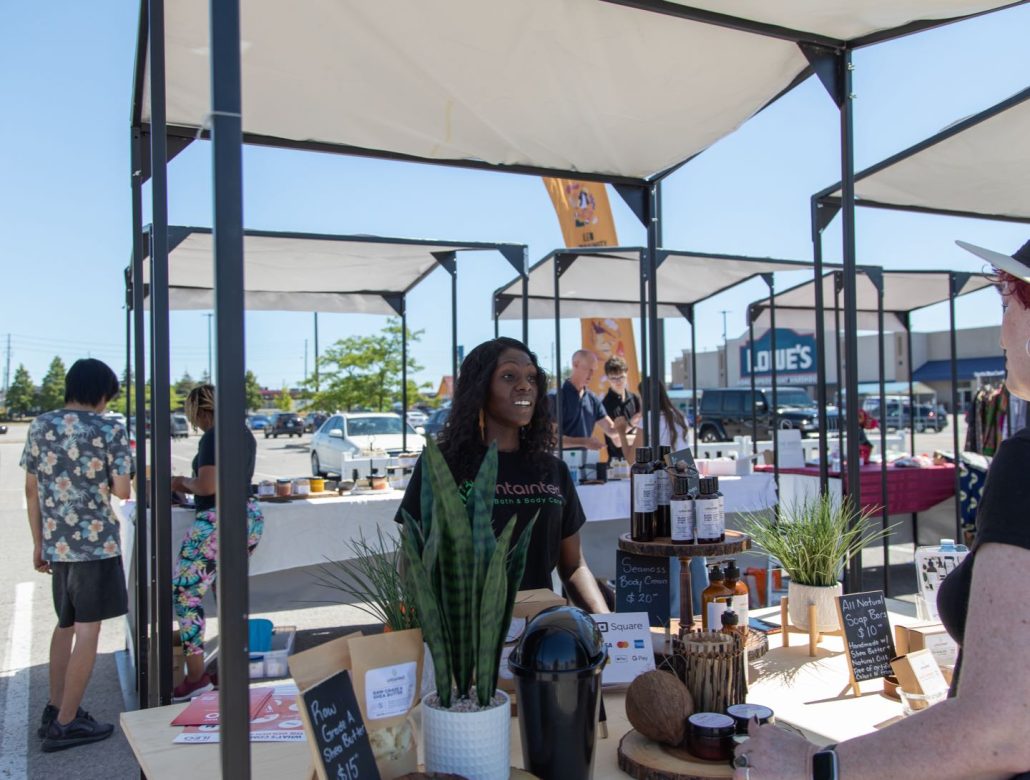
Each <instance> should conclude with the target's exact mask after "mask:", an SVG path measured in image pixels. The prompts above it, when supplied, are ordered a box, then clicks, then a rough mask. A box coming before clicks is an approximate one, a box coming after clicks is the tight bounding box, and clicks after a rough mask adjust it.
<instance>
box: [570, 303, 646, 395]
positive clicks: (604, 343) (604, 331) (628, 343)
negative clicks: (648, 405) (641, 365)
mask: <svg viewBox="0 0 1030 780" xmlns="http://www.w3.org/2000/svg"><path fill="white" fill-rule="evenodd" d="M579 322H580V326H581V327H582V330H583V349H589V350H590V351H592V352H593V353H594V354H595V355H597V361H598V363H597V371H595V372H594V375H593V376H592V377H590V389H591V390H592V391H593V392H594V394H595V395H598V396H601V397H602V398H603V397H604V395H605V394H606V393H607V392H608V377H606V376H605V375H604V361H606V360H607V359H608V358H610V357H612V356H615V357H621V358H622V359H623V360H625V361H626V365H627V366H629V371H628V372H627V377H626V387H627V389H629V390H632V391H633V392H634V393H639V392H640V390H639V387H640V371H639V369H638V368H637V344H636V342H635V341H634V340H633V320H631V319H627V318H619V319H613V318H610V317H584V318H583V319H581V320H580V321H579Z"/></svg>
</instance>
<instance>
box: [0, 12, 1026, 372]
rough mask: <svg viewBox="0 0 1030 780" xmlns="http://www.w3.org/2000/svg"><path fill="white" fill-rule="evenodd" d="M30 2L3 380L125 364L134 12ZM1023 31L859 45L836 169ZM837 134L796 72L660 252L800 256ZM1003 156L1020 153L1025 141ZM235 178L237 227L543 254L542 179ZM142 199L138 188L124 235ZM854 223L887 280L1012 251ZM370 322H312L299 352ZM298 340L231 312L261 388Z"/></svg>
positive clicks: (426, 325)
mask: <svg viewBox="0 0 1030 780" xmlns="http://www.w3.org/2000/svg"><path fill="white" fill-rule="evenodd" d="M44 5H45V10H44ZM44 5H40V4H38V3H19V2H15V0H0V73H2V74H3V77H2V78H0V106H2V112H0V219H2V224H3V229H2V230H0V267H2V269H3V274H2V279H3V282H2V287H0V290H2V292H0V348H3V347H5V346H6V339H7V334H11V342H12V346H13V367H16V366H17V365H18V364H20V363H24V364H25V366H26V367H27V368H28V369H29V371H30V372H31V374H32V377H33V379H34V380H36V381H37V382H38V381H39V380H40V379H41V378H42V375H43V373H44V372H45V370H46V367H47V365H48V364H49V362H50V360H51V359H52V358H53V356H54V355H55V354H59V355H61V357H62V358H63V359H64V360H65V362H66V363H70V362H71V361H72V360H74V359H75V358H77V357H80V356H83V355H86V354H91V355H93V356H95V357H99V358H102V359H105V360H107V361H108V362H109V363H110V364H111V365H112V366H113V367H115V368H116V370H118V371H121V370H122V367H123V365H124V354H125V347H124V330H125V326H124V322H125V319H124V317H125V315H124V310H123V308H122V306H123V291H122V269H123V268H124V267H125V265H126V264H127V262H128V259H129V251H130V234H129V230H130V200H129V198H130V192H129V142H128V133H129V96H130V90H131V84H132V65H133V58H134V51H135V33H136V25H137V18H136V15H137V7H138V3H136V2H130V1H128V0H105V2H102V3H80V2H71V1H70V0H63V2H57V3H49V4H44ZM1028 31H1030V6H1023V7H1020V8H1016V9H1011V10H1007V11H1003V12H1000V13H997V14H992V15H989V16H986V17H982V18H979V19H975V20H972V21H970V22H965V23H962V24H958V25H951V26H947V27H944V28H941V29H939V30H934V31H931V32H928V33H923V34H920V35H916V36H909V37H907V38H903V39H901V40H899V41H896V42H892V43H888V44H882V45H879V46H875V47H871V48H866V49H862V50H861V51H859V52H858V53H857V54H856V57H855V65H856V71H855V75H854V89H855V92H856V94H857V95H858V100H857V103H856V119H855V138H856V147H857V148H856V167H857V168H858V169H861V168H862V167H865V166H867V165H869V164H872V163H874V162H876V161H878V160H880V159H882V158H884V157H886V156H888V155H890V154H892V153H894V152H896V151H898V150H900V149H903V148H905V147H907V146H909V145H910V144H912V143H915V142H917V141H919V140H921V139H923V138H924V137H926V136H928V135H931V134H933V133H936V132H938V131H939V130H940V129H942V128H943V127H944V126H946V125H948V124H950V123H951V122H953V121H955V120H956V119H959V118H961V117H963V116H966V115H968V114H971V113H975V112H977V111H980V110H982V109H984V108H986V107H988V106H990V105H992V104H994V103H996V102H998V101H999V100H1002V99H1004V98H1005V97H1007V96H1009V95H1011V94H1012V93H1014V92H1016V91H1018V90H1019V89H1022V88H1024V87H1026V86H1027V83H1028V82H1030V68H1028V66H1027V60H1026V38H1027V32H1028ZM244 111H246V106H244ZM837 138H838V114H837V111H836V109H835V108H834V106H833V104H832V103H831V101H830V100H829V98H828V97H827V95H826V94H825V92H824V91H823V89H822V87H821V86H820V85H819V84H818V83H817V82H816V81H815V80H814V79H810V80H809V81H808V82H806V83H805V84H803V85H801V86H800V87H799V88H798V89H796V90H794V91H793V92H792V93H791V94H789V95H787V96H786V97H785V98H783V99H782V100H780V101H779V102H777V103H776V104H775V105H774V106H772V107H771V108H769V109H768V110H766V111H764V112H762V113H761V114H760V115H759V116H757V117H755V118H754V119H752V120H751V121H750V122H748V123H747V124H746V125H745V126H744V127H743V128H742V129H741V130H739V131H738V132H736V133H735V134H733V135H731V136H730V137H728V138H725V139H723V140H722V141H720V142H719V143H718V144H716V145H715V146H714V147H713V148H711V149H709V150H708V151H706V152H705V153H704V154H702V155H701V156H700V157H699V158H698V159H696V160H694V161H693V162H691V163H690V164H689V165H687V166H685V167H684V168H683V169H681V170H680V171H678V172H677V173H676V174H674V175H673V176H672V177H670V178H669V179H668V180H667V182H666V184H665V189H664V219H665V227H664V232H665V241H664V243H665V245H666V246H667V247H671V248H676V249H689V250H699V251H708V252H726V253H735V254H743V255H758V256H776V257H785V258H796V259H800V260H808V259H810V257H811V251H812V250H811V243H810V240H809V224H808V204H809V197H810V196H811V194H812V193H814V192H816V191H818V190H819V189H821V188H822V187H824V186H826V185H828V184H831V183H833V182H834V181H837V180H838V179H839V176H840V171H839V156H838V155H839V152H838V141H837ZM1011 153H1012V154H1013V155H1017V154H1021V155H1026V154H1030V146H1025V147H1023V148H1019V149H1012V150H1011ZM210 179H211V174H210V157H209V146H208V144H206V143H197V144H193V145H192V146H191V148H189V149H188V150H187V151H186V152H185V153H183V154H182V155H180V157H178V158H177V159H176V160H174V161H173V162H172V164H171V166H170V169H169V197H170V206H169V219H170V221H171V222H172V223H173V224H188V225H210V224H211V199H210ZM244 183H245V196H244V205H245V215H246V216H245V218H246V225H247V227H250V228H261V229H269V230H296V231H318V232H335V233H373V234H379V235H391V236H403V237H419V238H436V239H451V240H459V241H460V240H476V241H510V242H519V243H526V244H528V245H529V246H530V257H531V259H532V260H534V261H535V260H536V259H539V258H540V257H542V256H543V255H545V254H546V253H547V252H549V251H550V250H552V249H554V248H556V247H559V246H560V245H561V241H562V239H561V233H560V230H559V227H558V223H557V220H556V218H555V216H554V212H553V210H552V208H551V205H550V200H549V198H548V197H547V194H546V191H545V190H544V187H543V184H542V183H541V181H540V180H539V179H537V178H534V177H529V176H518V175H505V174H499V173H486V172H473V171H462V170H457V169H447V168H442V167H436V166H424V165H410V164H401V163H391V162H382V161H373V160H366V159H360V158H348V157H342V156H330V155H323V154H309V153H298V152H288V151H281V150H272V149H247V150H246V151H245V153H244ZM149 198H150V192H149V188H147V189H145V190H144V201H145V204H146V206H145V210H146V214H145V221H149ZM612 203H613V207H614V211H615V220H616V225H617V229H618V234H619V238H620V242H621V243H622V244H624V245H633V244H641V243H643V242H644V231H643V229H642V227H641V226H640V225H639V223H637V222H636V220H635V218H634V217H633V216H632V215H631V214H630V212H629V211H628V210H627V209H626V208H625V206H623V205H622V203H621V202H620V201H619V199H618V196H616V195H614V193H612ZM857 219H858V222H857V224H858V250H859V262H861V263H869V264H880V265H883V266H884V267H888V268H938V269H940V268H944V269H947V268H955V269H965V270H971V271H976V270H979V268H980V266H979V264H978V263H977V262H976V261H975V260H974V259H973V258H972V257H970V256H967V255H966V254H965V253H964V252H962V251H961V250H960V249H958V248H957V247H956V246H955V245H954V239H956V238H962V239H965V240H968V241H972V242H974V243H979V244H982V245H986V246H989V247H992V248H996V249H999V250H1007V251H1014V250H1015V249H1016V248H1017V247H1018V246H1020V245H1021V244H1022V243H1023V242H1024V241H1026V240H1027V238H1028V235H1027V233H1028V230H1027V227H1026V226H1020V225H1006V224H1000V223H992V222H987V221H980V220H968V219H954V218H945V217H934V216H925V215H915V214H904V213H893V212H882V211H876V210H859V214H858V218H857ZM840 254H841V250H840V221H839V219H838V220H836V221H835V222H834V223H833V225H831V227H830V228H829V229H828V231H827V232H826V239H825V257H826V259H827V260H828V261H834V260H839V258H840ZM511 276H512V273H511V270H510V267H509V266H508V265H507V264H506V263H505V262H504V261H503V260H502V259H500V257H499V256H495V255H493V254H477V255H471V256H469V258H468V259H467V260H465V261H464V262H462V263H460V265H459V295H460V296H461V300H462V307H461V312H460V315H459V334H458V336H459V341H460V342H461V343H463V344H464V345H466V348H471V346H474V345H475V344H477V343H479V342H480V341H482V340H484V339H487V338H489V337H491V336H492V334H493V330H492V328H493V326H492V321H491V319H490V298H489V294H490V292H491V291H492V290H493V289H495V288H496V287H498V286H500V285H501V284H502V283H504V282H506V281H508V280H509V279H510V278H511ZM792 281H793V280H791V279H790V278H787V277H785V278H784V279H783V280H782V281H780V282H779V284H780V285H781V286H785V285H786V284H787V283H789V282H792ZM762 291H763V286H762V285H761V284H760V283H759V284H752V285H747V286H744V287H741V288H738V289H737V290H735V291H734V292H732V293H729V294H727V295H725V296H722V297H721V298H719V299H716V300H713V301H712V302H710V303H708V304H706V306H705V307H703V308H702V309H701V310H700V311H699V319H698V343H699V345H700V346H701V348H714V347H716V346H718V345H720V344H721V343H722V315H721V314H720V310H723V309H726V310H728V311H729V313H728V315H727V319H728V330H729V334H730V336H731V337H732V336H734V335H737V334H739V333H741V332H742V331H744V330H745V327H746V326H745V321H744V310H745V307H746V305H747V303H748V302H749V301H751V300H754V299H756V298H758V297H760V296H761V294H762ZM447 295H448V282H447V280H446V278H445V277H444V274H443V273H442V272H437V273H436V274H434V275H433V276H432V277H430V279H429V280H427V282H426V283H424V284H423V286H422V287H421V288H420V289H418V290H416V291H415V292H414V293H413V294H412V295H411V296H410V299H409V323H410V326H411V327H412V328H414V329H424V330H425V335H424V336H423V339H422V341H421V343H420V344H418V345H416V346H415V348H414V355H415V357H416V358H417V359H418V360H419V361H420V362H421V363H422V364H423V365H424V366H425V370H424V372H423V378H424V379H425V380H427V381H432V382H434V383H435V382H436V381H437V380H438V378H439V377H440V376H441V375H442V374H444V373H449V371H450V361H449V341H450V329H449V321H448V320H447V318H441V317H440V316H439V302H440V301H441V300H446V299H447V298H446V296H447ZM992 295H993V293H991V292H986V293H977V294H975V295H973V296H970V297H969V299H968V300H967V301H964V302H961V303H960V304H959V306H958V313H959V325H960V327H975V326H981V325H989V324H996V323H998V322H1000V310H999V307H998V305H997V300H996V297H993V298H992ZM206 323H207V319H206V317H205V316H204V315H203V314H202V313H201V312H195V311H191V312H180V313H173V315H172V319H171V329H172V374H173V378H176V377H178V376H180V375H181V374H182V372H183V371H184V370H188V371H190V372H191V373H192V374H193V375H194V376H198V375H199V374H200V373H201V372H202V371H204V370H205V369H206V367H207V325H206ZM382 323H383V318H378V317H371V316H364V315H362V316H358V315H322V316H321V317H320V325H321V327H320V341H321V344H322V345H323V346H324V345H326V344H329V343H330V342H332V341H333V340H335V339H337V338H341V337H343V336H347V335H351V334H354V333H359V332H363V333H367V332H370V331H374V330H376V329H378V328H379V327H380V326H381V325H382ZM915 326H916V329H917V330H937V329H941V328H945V327H947V310H946V308H944V307H936V308H935V309H932V310H928V311H927V312H926V313H924V314H921V315H919V316H918V317H917V318H916V320H915ZM578 328H579V326H578V322H576V321H568V322H567V323H566V324H565V325H564V327H563V331H562V341H563V344H565V345H570V344H574V343H575V342H576V340H577V339H578V337H579V330H578ZM502 333H508V334H511V335H517V333H518V324H517V323H515V322H512V323H502ZM305 339H308V341H309V346H308V350H309V357H308V362H307V364H308V367H309V368H310V367H311V365H312V362H311V361H312V358H311V355H310V350H311V349H312V346H311V343H310V342H311V339H312V317H311V315H309V314H287V313H269V312H257V313H253V314H249V315H248V317H247V363H248V366H249V367H250V368H251V369H253V370H254V371H255V372H256V374H257V376H258V378H259V380H260V381H261V382H262V383H263V384H265V385H268V386H272V387H278V386H280V385H282V384H283V383H284V382H285V383H289V384H293V383H295V382H297V381H298V380H299V379H301V378H302V376H303V374H304V370H305ZM667 339H668V352H669V354H670V355H674V354H677V353H678V350H679V349H681V348H683V347H686V346H688V345H689V329H688V327H687V326H686V325H685V324H683V323H679V322H675V323H669V324H668V326H667ZM553 341H554V337H553V326H552V324H551V323H550V322H549V321H547V322H544V321H541V322H535V323H533V324H531V329H530V342H531V346H532V347H533V348H535V349H536V350H537V351H538V352H539V353H540V355H541V358H542V359H543V360H544V361H548V360H549V356H550V353H551V349H552V343H553ZM566 349H567V347H566ZM3 354H4V353H3V352H0V359H2V356H3ZM566 354H567V352H566ZM13 367H12V374H13ZM0 370H2V363H0ZM0 380H2V376H0Z"/></svg>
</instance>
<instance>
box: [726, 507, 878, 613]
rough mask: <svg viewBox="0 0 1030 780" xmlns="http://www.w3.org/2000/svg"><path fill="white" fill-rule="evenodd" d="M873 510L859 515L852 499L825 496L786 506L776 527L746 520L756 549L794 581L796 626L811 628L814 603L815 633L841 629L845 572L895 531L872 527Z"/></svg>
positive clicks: (792, 602) (760, 520)
mask: <svg viewBox="0 0 1030 780" xmlns="http://www.w3.org/2000/svg"><path fill="white" fill-rule="evenodd" d="M874 511H875V509H869V510H856V509H855V506H854V501H853V500H852V499H851V497H850V496H845V497H844V498H843V499H841V498H838V497H834V496H828V495H823V494H821V495H819V496H814V497H809V498H806V499H804V500H801V501H797V502H793V503H790V504H781V505H780V508H779V511H778V513H777V517H776V519H775V521H773V522H770V521H769V519H768V518H764V517H758V516H755V515H746V516H745V517H744V519H743V530H744V531H745V532H746V533H747V534H748V535H749V536H750V537H751V541H752V542H753V544H754V545H755V546H757V547H760V548H761V549H762V550H764V551H765V552H767V553H768V554H769V555H771V556H772V557H773V558H775V559H776V560H777V561H779V563H780V565H781V566H782V567H783V569H784V570H785V571H786V572H787V574H788V576H789V577H790V584H789V585H788V586H787V597H788V599H789V602H788V604H787V611H788V614H789V616H790V622H791V624H792V625H794V626H797V627H798V628H803V629H807V628H808V627H809V626H808V607H809V605H810V604H815V605H816V621H817V625H816V629H817V630H818V631H836V630H837V629H838V628H839V625H838V624H839V620H838V617H837V608H836V603H835V599H836V597H837V596H839V595H841V593H842V587H841V583H840V575H841V572H842V571H843V569H844V567H845V566H846V565H847V563H848V561H849V560H851V558H852V556H854V555H855V554H856V553H857V552H858V551H859V550H861V549H862V548H863V547H864V546H865V545H867V544H869V543H870V542H874V541H876V540H878V539H882V538H883V537H884V536H887V535H889V534H890V533H891V530H892V529H893V528H894V526H889V527H888V528H876V527H875V526H874V525H873V524H872V523H870V522H869V519H870V517H871V516H872V514H873V512H874Z"/></svg>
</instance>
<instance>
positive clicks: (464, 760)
mask: <svg viewBox="0 0 1030 780" xmlns="http://www.w3.org/2000/svg"><path fill="white" fill-rule="evenodd" d="M435 693H436V692H435V691H434V692H433V693H432V694H429V696H433V695H435ZM497 694H498V695H499V696H502V697H504V703H503V704H501V705H499V706H497V707H492V708H491V709H488V710H482V711H480V712H450V711H449V710H441V709H436V708H434V707H429V706H426V699H428V698H429V696H426V697H425V698H424V699H423V700H422V750H423V755H424V757H425V762H426V772H445V773H449V774H456V775H462V776H463V777H467V778H469V780H508V777H509V776H510V774H511V700H510V699H509V698H508V694H506V693H505V692H504V691H497Z"/></svg>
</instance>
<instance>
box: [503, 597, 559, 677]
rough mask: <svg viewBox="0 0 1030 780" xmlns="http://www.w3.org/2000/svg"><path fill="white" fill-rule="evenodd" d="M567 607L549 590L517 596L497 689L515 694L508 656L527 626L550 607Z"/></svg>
mask: <svg viewBox="0 0 1030 780" xmlns="http://www.w3.org/2000/svg"><path fill="white" fill-rule="evenodd" d="M564 605H565V599H563V598H562V597H561V596H559V595H558V594H557V593H555V592H554V591H552V590H548V589H547V588H537V589H536V590H520V591H519V592H518V593H517V594H515V607H514V609H512V612H511V626H510V627H509V629H508V635H507V637H506V639H505V643H504V648H503V649H502V650H501V665H500V669H499V672H500V674H499V675H498V677H497V687H498V688H500V689H501V690H502V691H506V692H507V693H514V691H515V678H514V677H513V676H512V673H511V670H510V669H508V656H509V655H511V651H512V650H514V649H515V645H517V644H518V642H519V639H520V638H521V637H522V632H523V631H525V629H526V624H528V623H529V621H530V620H532V619H533V618H534V617H536V616H537V615H538V614H540V613H541V612H543V611H544V610H545V609H547V608H549V607H561V606H564Z"/></svg>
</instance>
